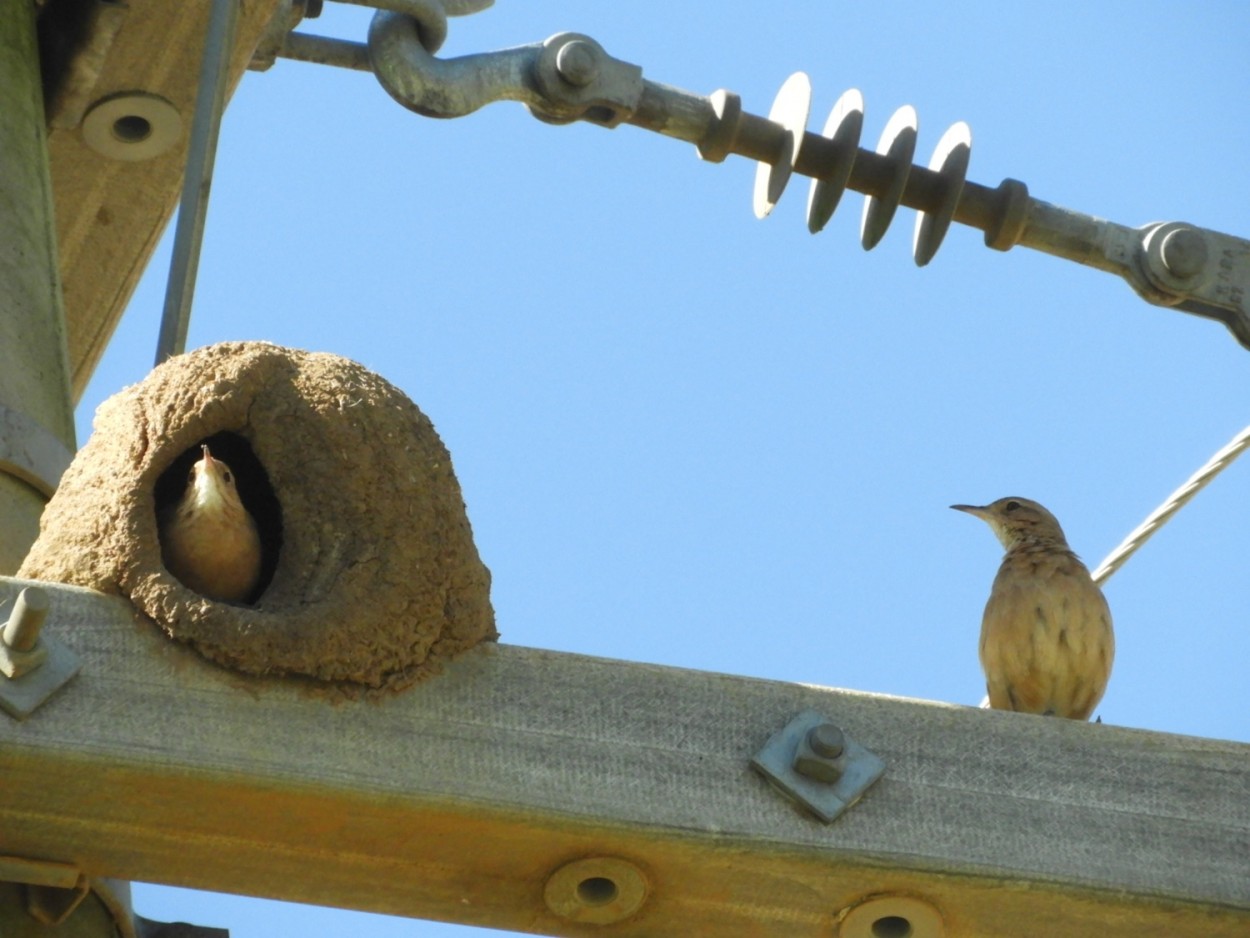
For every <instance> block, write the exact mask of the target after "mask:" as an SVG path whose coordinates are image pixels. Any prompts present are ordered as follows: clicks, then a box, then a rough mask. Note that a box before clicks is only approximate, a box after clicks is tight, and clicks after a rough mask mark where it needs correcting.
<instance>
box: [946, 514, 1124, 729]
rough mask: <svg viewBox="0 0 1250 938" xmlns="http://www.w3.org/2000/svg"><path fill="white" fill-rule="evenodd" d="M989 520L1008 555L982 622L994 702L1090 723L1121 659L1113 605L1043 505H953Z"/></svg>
mask: <svg viewBox="0 0 1250 938" xmlns="http://www.w3.org/2000/svg"><path fill="white" fill-rule="evenodd" d="M951 507H952V508H954V509H956V510H957V511H966V512H967V513H968V514H970V515H975V516H976V517H978V518H980V519H981V520H982V521H984V522H986V523H987V524H988V525H989V526H990V529H991V530H992V531H993V532H994V534H995V535H997V537H998V539H999V541H1001V542H1002V545H1003V547H1005V548H1006V550H1007V552H1006V554H1005V555H1004V556H1003V561H1002V565H1001V566H1000V567H999V568H998V575H997V576H996V577H995V578H994V584H993V586H992V587H991V589H990V598H989V601H988V602H987V603H986V604H985V613H984V615H983V617H982V619H981V649H980V650H981V667H982V668H983V669H984V671H985V681H986V687H987V689H988V691H989V695H990V706H991V707H993V708H994V709H996V710H1018V711H1021V712H1023V713H1037V714H1044V715H1048V716H1061V717H1069V718H1071V719H1074V720H1088V719H1089V716H1090V714H1091V713H1093V711H1094V707H1096V706H1097V705H1098V701H1099V700H1101V699H1102V695H1103V692H1104V691H1105V690H1106V689H1107V680H1108V679H1109V678H1110V676H1111V663H1112V660H1113V658H1114V657H1115V636H1114V634H1113V633H1112V630H1111V610H1110V608H1109V607H1108V606H1107V600H1106V599H1105V598H1104V597H1103V595H1102V590H1100V589H1099V588H1098V585H1097V584H1096V583H1095V582H1094V581H1093V579H1092V578H1091V577H1090V574H1089V570H1087V569H1086V567H1085V564H1083V563H1082V562H1081V559H1080V558H1079V557H1077V555H1076V554H1075V553H1073V552H1072V549H1071V548H1070V547H1068V542H1067V539H1066V538H1065V537H1064V535H1063V529H1062V528H1060V527H1059V522H1058V521H1057V520H1056V519H1055V516H1054V515H1052V514H1051V513H1050V512H1049V511H1047V510H1046V509H1045V508H1043V507H1042V506H1041V505H1039V504H1038V503H1037V502H1034V501H1030V500H1029V499H1027V498H1014V497H1012V498H1000V499H999V500H998V501H996V502H991V503H990V504H988V505H982V506H976V505H952V506H951Z"/></svg>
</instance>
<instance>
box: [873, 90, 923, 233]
mask: <svg viewBox="0 0 1250 938" xmlns="http://www.w3.org/2000/svg"><path fill="white" fill-rule="evenodd" d="M916 124H917V122H916V109H915V108H914V107H912V106H911V105H910V104H904V105H903V106H902V107H901V108H899V109H898V110H897V111H895V112H894V114H893V115H892V116H891V117H890V121H889V123H887V124H886V125H885V130H884V131H882V133H881V141H880V142H879V143H878V144H877V153H879V154H881V155H882V156H887V157H889V159H890V162H891V164H892V166H893V169H894V175H893V177H892V178H891V179H890V185H889V187H888V188H887V189H886V191H885V192H884V193H883V194H882V195H880V196H869V197H868V198H867V199H865V200H864V217H863V220H862V222H861V223H860V226H859V240H860V243H861V244H863V246H864V250H865V251H870V250H872V249H873V248H875V247H876V246H877V243H878V242H879V241H880V240H881V237H882V236H883V235H884V234H885V230H886V229H887V228H889V227H890V222H891V221H893V220H894V212H895V210H896V209H898V203H899V201H900V200H901V199H902V198H903V189H904V188H906V186H907V177H908V175H910V173H911V159H912V157H913V156H914V155H915V153H916Z"/></svg>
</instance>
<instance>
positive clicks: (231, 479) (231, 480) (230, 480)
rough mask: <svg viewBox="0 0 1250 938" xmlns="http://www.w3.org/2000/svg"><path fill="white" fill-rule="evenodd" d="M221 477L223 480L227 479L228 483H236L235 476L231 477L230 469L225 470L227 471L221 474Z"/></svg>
mask: <svg viewBox="0 0 1250 938" xmlns="http://www.w3.org/2000/svg"><path fill="white" fill-rule="evenodd" d="M221 477H222V478H223V479H225V480H226V481H227V482H233V481H234V476H232V475H230V470H229V469H227V470H225V471H224V472H223V473H222V474H221Z"/></svg>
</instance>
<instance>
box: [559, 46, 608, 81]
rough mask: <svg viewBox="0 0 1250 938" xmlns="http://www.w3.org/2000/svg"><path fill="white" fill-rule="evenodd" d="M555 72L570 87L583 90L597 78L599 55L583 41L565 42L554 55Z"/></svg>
mask: <svg viewBox="0 0 1250 938" xmlns="http://www.w3.org/2000/svg"><path fill="white" fill-rule="evenodd" d="M556 71H557V72H559V73H560V77H561V78H563V79H564V80H565V81H567V82H568V83H569V84H570V85H574V86H575V87H578V88H585V87H586V86H587V85H589V84H590V83H591V82H593V81H594V80H595V79H596V78H598V77H599V53H598V51H597V50H596V49H595V48H594V46H592V45H591V44H590V43H588V42H586V41H585V40H582V39H574V40H572V41H571V42H566V43H565V44H564V45H563V46H561V47H560V51H559V52H557V53H556Z"/></svg>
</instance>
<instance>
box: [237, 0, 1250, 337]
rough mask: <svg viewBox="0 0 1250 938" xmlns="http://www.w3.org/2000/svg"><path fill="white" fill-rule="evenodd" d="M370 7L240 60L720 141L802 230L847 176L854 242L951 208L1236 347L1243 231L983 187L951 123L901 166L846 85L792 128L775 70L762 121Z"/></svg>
mask: <svg viewBox="0 0 1250 938" xmlns="http://www.w3.org/2000/svg"><path fill="white" fill-rule="evenodd" d="M353 2H354V0H353ZM362 2H363V0H362ZM372 5H373V6H381V7H385V9H382V10H380V11H379V12H378V13H377V14H375V16H374V18H373V22H372V24H371V26H370V29H369V40H368V44H367V47H366V46H364V45H362V44H359V43H351V42H344V41H342V40H336V39H328V38H325V37H317V36H304V35H302V34H299V33H282V32H281V30H280V29H277V28H276V29H277V33H278V35H276V37H271V40H270V41H269V43H268V46H269V48H268V51H262V52H261V53H258V58H257V60H256V67H261V68H263V67H267V64H268V63H271V62H272V60H273V57H274V56H275V55H277V56H282V55H289V56H292V57H295V58H303V59H306V60H309V61H317V62H323V63H326V64H335V65H342V66H345V67H349V68H355V69H365V68H372V70H373V71H374V73H375V74H376V76H377V78H378V81H379V82H380V83H381V84H382V86H383V87H384V88H385V89H386V90H387V92H388V93H389V94H390V95H391V96H392V97H394V98H395V99H396V100H397V101H398V102H400V103H401V104H402V105H404V106H405V107H407V108H409V109H410V110H413V111H415V112H417V113H419V114H422V115H425V116H428V117H444V118H447V117H460V116H463V115H466V114H470V113H472V112H473V111H475V110H477V109H478V108H481V107H483V106H485V105H487V104H489V103H491V102H493V101H505V100H510V101H520V102H522V103H524V104H525V105H526V107H528V108H529V110H530V112H531V113H533V114H534V116H535V117H538V118H539V119H541V120H544V121H547V122H549V123H568V122H570V121H575V120H586V121H590V122H592V123H596V124H600V125H602V126H605V127H615V126H618V125H619V124H621V123H628V124H633V125H634V126H636V127H642V128H645V129H647V130H651V131H654V132H656V133H660V134H664V135H665V136H669V137H675V138H677V139H679V140H685V141H686V142H688V143H692V144H694V145H695V146H696V148H697V149H698V151H699V155H700V156H701V157H702V158H703V159H705V160H708V161H712V162H719V161H721V160H723V159H724V158H725V157H726V156H727V155H728V154H730V153H734V154H737V155H739V156H744V157H746V158H748V159H752V160H756V161H758V162H760V163H761V164H762V172H761V176H760V179H761V180H763V181H762V182H760V181H758V180H757V186H756V196H755V208H756V213H757V214H758V215H760V216H761V217H762V216H763V215H765V214H767V212H768V211H769V210H770V209H771V208H772V206H773V205H775V204H776V201H777V199H779V198H780V196H781V194H782V192H783V191H784V189H785V185H786V183H787V182H788V180H789V178H790V176H791V175H792V173H798V174H801V175H805V176H809V177H811V178H812V179H813V184H812V189H811V193H810V196H809V201H808V227H809V229H810V230H811V231H812V232H816V231H819V230H821V228H823V227H824V224H825V223H826V222H827V221H828V220H829V217H830V215H831V214H832V212H833V209H834V207H835V206H836V204H837V201H838V198H839V197H840V196H841V193H842V191H843V190H844V189H846V188H850V189H853V190H855V191H857V192H862V193H864V194H865V195H867V196H868V197H869V198H868V204H867V206H866V208H865V212H864V218H863V223H862V226H861V240H862V242H863V244H864V247H865V248H871V247H873V246H875V245H876V244H877V243H878V242H879V241H880V239H881V237H882V235H884V233H885V231H886V229H887V227H888V225H889V223H890V221H891V220H892V218H893V216H894V213H895V210H896V209H897V207H898V206H899V205H906V206H908V207H909V208H915V209H917V210H919V212H920V216H919V218H918V219H917V223H916V229H915V235H914V238H913V249H912V250H913V257H914V259H915V261H916V263H917V264H918V265H921V266H923V265H925V264H927V263H929V261H930V260H932V258H933V256H934V254H935V253H936V251H937V249H938V247H939V246H940V245H941V242H942V239H943V237H944V236H945V233H946V231H947V229H948V227H949V224H950V222H951V221H956V222H959V223H960V224H964V225H969V226H972V227H974V228H978V229H980V230H981V231H983V232H984V233H985V243H986V245H987V246H988V247H991V248H994V249H996V250H1000V251H1006V250H1009V249H1010V248H1012V247H1014V246H1015V245H1017V244H1019V245H1023V246H1025V247H1029V248H1033V249H1034V250H1038V251H1043V252H1045V253H1048V254H1053V255H1055V256H1057V257H1063V258H1066V259H1068V260H1071V261H1076V262H1077V263H1080V264H1084V265H1086V266H1089V267H1095V268H1098V269H1100V270H1105V271H1107V272H1109V273H1114V274H1116V275H1117V276H1119V277H1121V278H1123V279H1124V280H1125V281H1126V282H1127V283H1128V284H1129V285H1130V286H1131V287H1132V288H1133V289H1134V290H1135V291H1136V292H1137V293H1138V294H1139V295H1140V296H1141V297H1142V298H1143V299H1145V300H1146V301H1148V302H1150V303H1152V304H1155V305H1157V306H1165V307H1171V308H1174V309H1178V310H1181V311H1183V312H1187V313H1191V314H1193V315H1196V316H1202V317H1205V318H1208V319H1214V320H1216V321H1217V322H1221V323H1223V324H1224V325H1225V326H1226V327H1227V328H1228V330H1229V331H1230V332H1232V334H1233V336H1234V337H1235V338H1236V339H1237V341H1238V342H1240V343H1241V344H1242V345H1243V346H1245V347H1246V348H1250V241H1247V240H1245V239H1242V238H1237V237H1234V236H1232V235H1228V234H1223V233H1220V232H1216V231H1210V230H1207V229H1203V228H1199V227H1197V226H1194V225H1187V224H1181V223H1177V222H1170V223H1167V224H1151V225H1145V226H1143V227H1140V228H1130V227H1127V226H1124V225H1119V224H1116V223H1114V222H1109V221H1104V220H1102V219H1099V218H1095V217H1093V216H1090V215H1084V214H1081V213H1079V212H1074V211H1070V210H1068V209H1064V208H1060V207H1058V206H1055V205H1051V204H1049V203H1047V202H1043V201H1041V200H1040V199H1035V198H1032V197H1031V196H1030V195H1029V192H1028V187H1027V186H1026V185H1025V184H1024V183H1023V182H1020V181H1019V180H1015V179H1005V180H1003V182H1002V183H1000V184H999V185H998V186H997V187H993V188H991V187H988V186H983V185H979V184H977V183H974V182H970V181H966V178H965V176H966V172H967V167H968V161H969V157H970V154H971V142H972V138H971V133H970V132H969V130H968V128H967V125H965V124H963V123H957V124H955V125H953V126H952V127H951V128H950V129H949V130H948V131H947V133H946V134H945V135H944V136H943V138H942V140H941V142H940V143H939V144H938V147H937V148H936V151H935V153H934V155H933V158H932V160H931V161H930V165H929V166H927V167H925V166H920V165H915V166H913V165H912V164H911V159H912V156H913V154H914V147H915V138H916V122H915V114H914V111H912V110H911V109H910V108H908V107H905V108H901V109H900V110H899V111H898V112H896V114H895V117H894V118H892V119H891V121H890V122H889V124H888V125H887V127H886V131H885V133H884V134H883V135H882V138H881V141H880V143H879V144H878V147H877V148H876V150H875V151H872V150H866V149H862V148H860V147H859V134H860V130H861V129H862V123H863V101H862V98H861V97H860V96H859V93H858V92H855V91H852V92H848V93H847V94H846V95H843V96H842V98H841V99H840V100H839V101H838V104H837V105H836V106H835V108H834V110H833V113H832V114H831V115H830V119H829V121H828V123H827V124H826V126H825V131H824V133H823V134H817V133H813V132H811V131H806V130H804V129H803V123H804V122H805V120H806V117H807V112H808V110H809V104H810V97H811V85H810V82H808V81H807V80H806V77H805V76H804V77H803V78H802V79H798V78H797V76H796V77H795V78H792V80H790V81H787V82H786V83H785V85H784V86H783V88H782V90H781V92H780V93H779V95H778V98H777V101H776V102H774V105H773V108H772V111H771V113H770V117H769V118H764V117H760V116H757V115H754V114H750V113H747V112H746V111H744V110H743V109H742V105H741V101H740V99H739V98H738V96H737V95H735V94H733V93H732V92H729V91H726V90H721V91H717V92H715V93H714V94H712V95H711V96H708V97H704V96H702V95H698V94H694V93H692V92H688V91H683V90H681V89H679V88H673V87H670V86H668V85H663V84H660V83H658V82H654V81H650V80H648V79H646V78H644V77H643V76H642V70H641V69H640V68H639V67H638V66H636V65H633V64H631V63H628V62H623V61H621V60H619V59H616V58H613V57H612V56H611V55H609V54H608V53H607V52H606V51H605V50H604V49H603V47H602V46H601V45H600V44H599V43H598V42H596V41H595V40H594V39H592V38H591V37H589V36H585V35H581V34H578V33H560V34H557V35H555V36H552V37H551V38H550V39H548V40H546V41H545V42H541V43H535V44H532V45H527V46H520V47H516V48H512V49H504V50H500V51H497V52H488V53H481V54H477V55H468V56H462V57H458V58H451V59H439V58H436V57H435V55H434V53H435V52H436V51H437V50H438V48H439V47H440V46H441V44H442V42H443V39H444V38H445V37H446V15H458V14H462V13H468V12H476V11H477V10H478V9H481V8H482V7H484V6H485V5H487V4H486V3H484V2H480V3H473V2H470V0H464V2H462V3H458V4H453V3H451V2H450V0H448V2H445V3H440V2H438V0H387V2H385V3H381V2H375V3H372ZM401 10H402V12H397V11H401ZM262 45H264V44H262Z"/></svg>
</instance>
